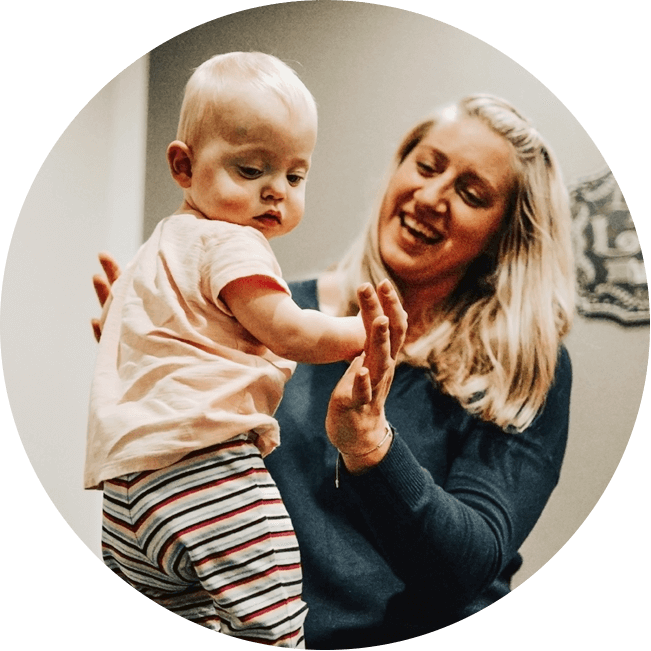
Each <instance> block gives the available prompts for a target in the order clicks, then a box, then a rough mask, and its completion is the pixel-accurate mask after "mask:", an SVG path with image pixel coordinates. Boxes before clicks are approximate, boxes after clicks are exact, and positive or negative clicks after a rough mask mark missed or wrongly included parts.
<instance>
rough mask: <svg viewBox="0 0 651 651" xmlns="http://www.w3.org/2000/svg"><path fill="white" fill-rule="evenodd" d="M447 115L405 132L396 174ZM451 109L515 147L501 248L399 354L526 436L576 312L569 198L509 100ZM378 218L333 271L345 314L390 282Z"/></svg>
mask: <svg viewBox="0 0 651 651" xmlns="http://www.w3.org/2000/svg"><path fill="white" fill-rule="evenodd" d="M449 110H450V107H448V108H447V110H444V111H440V112H437V113H436V114H434V115H433V116H432V117H431V118H428V119H427V120H424V121H423V122H421V123H419V124H418V125H416V127H414V128H413V129H412V130H411V131H410V132H409V133H408V134H407V136H406V137H405V138H404V139H403V141H402V143H401V145H400V147H399V148H398V152H397V155H396V159H395V163H394V168H393V169H394V171H395V170H396V169H397V168H398V167H399V166H400V165H401V164H402V162H403V161H404V160H405V158H406V157H407V156H408V155H409V153H410V152H411V151H412V150H413V149H414V148H415V147H416V146H417V145H418V143H419V142H420V141H421V140H422V139H423V138H424V137H425V136H426V135H427V134H428V133H429V131H430V130H431V129H433V128H435V127H436V125H437V124H438V123H439V122H440V120H441V117H442V114H443V113H444V112H445V113H446V114H448V111H449ZM453 111H456V115H457V116H458V117H472V118H476V119H478V120H481V121H482V122H483V123H484V124H486V125H487V126H488V127H490V128H491V129H492V130H493V131H494V132H495V133H498V134H499V135H501V136H502V137H503V138H505V139H506V141H507V142H509V143H510V144H511V146H512V148H513V152H514V172H515V175H516V179H517V182H516V188H515V190H514V192H513V195H512V197H511V201H510V206H509V208H508V210H507V214H506V215H505V219H504V226H503V228H502V231H501V233H500V235H499V239H498V246H497V247H496V248H495V250H494V251H491V252H488V251H487V252H486V253H484V254H482V255H481V256H480V257H479V258H478V259H476V260H475V261H474V262H473V263H472V264H471V266H470V268H469V269H468V271H467V272H466V274H465V277H464V278H463V279H462V281H461V283H460V284H459V286H458V287H457V289H456V290H455V292H454V293H453V294H452V296H451V297H450V298H449V301H448V305H447V308H446V310H445V311H444V313H443V314H442V315H440V317H439V318H438V319H437V320H436V322H435V324H434V326H433V328H432V330H431V331H430V332H428V333H427V334H426V335H424V336H422V337H421V338H420V339H418V340H417V341H415V342H413V343H411V344H410V345H409V346H408V347H406V348H405V351H404V359H405V360H406V361H408V362H409V363H411V364H414V365H416V366H423V367H426V368H429V369H431V371H432V376H433V378H434V381H435V382H436V383H437V384H438V385H439V386H440V387H441V389H442V390H443V391H444V392H446V393H448V394H450V395H452V396H454V397H455V398H457V399H458V400H459V402H460V403H461V404H462V405H463V406H464V407H465V408H466V409H468V411H470V412H472V413H475V414H477V415H478V416H479V417H480V418H482V419H484V420H487V421H490V422H494V423H496V424H497V425H499V426H500V427H501V428H503V429H505V430H508V431H514V432H516V431H522V430H523V429H525V428H526V427H527V426H529V425H530V424H531V422H532V421H533V419H534V418H535V416H536V414H537V413H538V412H539V411H540V409H541V407H542V405H543V403H544V401H545V397H546V395H547V392H548V391H549V388H550V386H551V384H552V382H553V379H554V373H555V369H556V362H557V357H558V353H559V346H560V343H561V341H562V339H563V337H564V336H565V335H566V334H567V332H568V331H569V329H570V326H571V323H572V318H573V314H574V291H575V285H574V264H573V258H572V249H571V241H570V211H569V206H568V199H567V191H566V188H565V186H564V184H563V181H562V178H561V173H560V168H559V166H558V163H557V162H556V160H555V158H554V156H553V154H552V152H551V151H550V149H549V147H548V146H547V145H546V144H545V143H544V141H543V140H542V138H541V136H540V135H539V134H538V132H537V131H536V130H535V129H534V128H533V126H532V125H531V124H530V123H529V121H528V120H526V119H525V118H524V117H522V116H521V115H520V114H519V113H518V112H517V111H516V110H515V109H514V108H513V107H512V106H511V105H510V104H509V103H508V102H506V101H504V100H501V99H499V98H497V97H492V96H490V95H473V96H470V97H466V98H465V99H463V100H461V101H460V102H459V103H458V104H457V105H456V106H455V107H453ZM377 212H378V211H376V214H375V215H374V216H373V218H372V219H371V220H370V222H369V224H368V227H367V229H366V231H365V233H364V234H363V235H362V237H361V238H360V239H359V240H358V241H357V243H356V244H355V245H354V246H353V247H352V248H351V250H350V251H349V252H348V254H347V255H346V256H345V257H344V259H343V260H342V262H341V263H340V264H339V265H338V266H337V273H338V276H339V280H340V282H341V284H342V286H343V288H344V302H343V303H342V306H341V311H342V312H348V313H350V312H354V311H356V309H357V308H356V305H355V288H356V287H357V286H358V285H359V284H360V283H361V282H364V281H370V282H372V283H377V282H379V281H380V280H381V279H382V278H384V277H386V276H389V277H390V276H391V274H390V271H389V270H388V269H387V268H386V267H385V265H384V263H383V261H382V260H381V258H380V252H379V245H378V223H379V215H378V214H377Z"/></svg>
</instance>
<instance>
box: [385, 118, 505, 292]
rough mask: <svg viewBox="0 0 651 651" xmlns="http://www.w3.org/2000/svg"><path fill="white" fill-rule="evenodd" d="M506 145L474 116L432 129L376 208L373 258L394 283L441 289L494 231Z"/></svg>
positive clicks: (452, 283)
mask: <svg viewBox="0 0 651 651" xmlns="http://www.w3.org/2000/svg"><path fill="white" fill-rule="evenodd" d="M513 156H514V154H513V151H512V148H511V145H510V144H509V143H508V142H507V141H506V140H505V139H504V138H503V137H502V136H500V135H498V134H496V133H495V132H494V131H492V130H491V129H490V128H489V127H488V126H487V125H485V124H484V123H483V122H481V121H480V120H478V119H476V118H468V117H460V118H454V119H448V120H445V121H443V122H441V123H439V124H438V125H437V126H435V127H433V128H432V129H431V130H430V131H429V132H428V134H427V135H426V136H425V137H424V138H423V139H422V140H421V141H420V143H419V144H418V145H416V147H415V148H414V149H413V150H412V151H411V152H410V153H409V155H408V156H407V157H406V158H405V160H404V161H403V162H402V163H401V164H400V166H399V167H398V169H397V170H396V172H395V173H394V174H393V176H392V177H391V180H390V181H389V186H388V188H387V192H386V194H385V196H384V199H383V201H382V206H381V208H380V222H379V232H378V234H379V247H380V255H381V257H382V260H383V261H384V263H385V265H386V266H387V268H388V269H389V270H390V271H391V273H392V275H393V277H394V280H395V281H396V282H397V283H398V284H399V285H400V286H401V287H402V288H404V287H406V286H408V287H409V288H410V289H416V288H417V286H420V287H423V286H426V287H430V288H431V289H432V290H436V288H439V289H441V290H443V292H444V295H447V294H449V292H451V291H452V290H453V289H454V288H455V287H456V285H457V284H458V282H459V280H461V278H462V277H463V274H464V273H465V271H466V269H467V268H468V266H469V265H470V263H471V262H472V261H473V260H475V259H476V258H477V257H478V256H479V255H480V254H481V253H482V252H484V251H486V250H488V249H489V248H490V246H491V243H492V242H493V239H494V237H495V235H496V233H497V232H498V231H499V230H500V225H501V223H502V219H503V216H504V214H505V212H506V208H507V205H508V203H509V198H510V194H511V191H512V189H513V187H514V183H515V174H514V172H513V166H512V160H513Z"/></svg>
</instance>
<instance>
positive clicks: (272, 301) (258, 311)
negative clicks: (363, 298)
mask: <svg viewBox="0 0 651 651" xmlns="http://www.w3.org/2000/svg"><path fill="white" fill-rule="evenodd" d="M219 296H220V298H221V300H222V301H224V303H226V305H227V306H228V309H229V310H230V311H231V312H232V313H233V316H234V317H235V318H236V319H237V320H238V321H239V323H240V324H241V325H242V326H243V327H244V328H246V329H247V330H248V331H249V332H250V333H251V334H252V335H253V336H254V337H255V338H256V339H257V340H258V341H260V342H261V343H262V344H264V345H265V346H267V348H269V349H270V350H271V351H272V352H274V353H275V354H276V355H278V356H279V357H284V358H285V359H291V360H293V361H295V362H303V363H305V364H329V363H331V362H337V361H340V360H343V359H351V358H353V357H354V356H355V355H358V354H359V353H360V352H361V351H362V349H363V348H364V342H365V340H366V332H365V330H364V324H363V322H362V319H361V318H359V317H333V316H328V315H326V314H323V313H322V312H318V311H317V310H302V309H301V308H300V307H298V305H296V303H294V301H293V300H292V299H291V297H290V296H289V295H288V294H287V292H286V291H284V290H283V289H282V288H281V287H280V285H278V284H277V283H276V282H274V280H273V278H270V277H267V276H247V277H245V278H238V279H237V280H233V281H232V282H230V283H228V284H227V285H226V286H225V287H224V288H223V289H222V290H221V292H220V295H219Z"/></svg>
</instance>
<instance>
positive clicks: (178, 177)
mask: <svg viewBox="0 0 651 651" xmlns="http://www.w3.org/2000/svg"><path fill="white" fill-rule="evenodd" d="M167 163H168V164H169V166H170V172H171V174H172V178H173V179H174V180H175V181H176V182H177V183H178V184H179V185H180V186H181V187H182V188H189V187H190V186H191V185H192V160H191V157H190V148H189V147H188V146H187V145H186V144H185V143H184V142H181V141H180V140H175V141H174V142H171V143H170V144H169V146H168V147H167Z"/></svg>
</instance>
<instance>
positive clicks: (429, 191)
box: [414, 176, 449, 212]
mask: <svg viewBox="0 0 651 651" xmlns="http://www.w3.org/2000/svg"><path fill="white" fill-rule="evenodd" d="M448 194H449V183H448V182H447V181H446V179H445V178H444V177H443V176H437V177H435V178H431V179H425V180H424V181H423V183H422V185H421V186H420V187H419V188H417V189H416V191H415V192H414V199H415V200H416V203H417V204H419V205H421V206H423V207H427V208H429V209H431V210H435V211H437V212H443V211H445V210H446V209H447V203H448Z"/></svg>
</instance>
